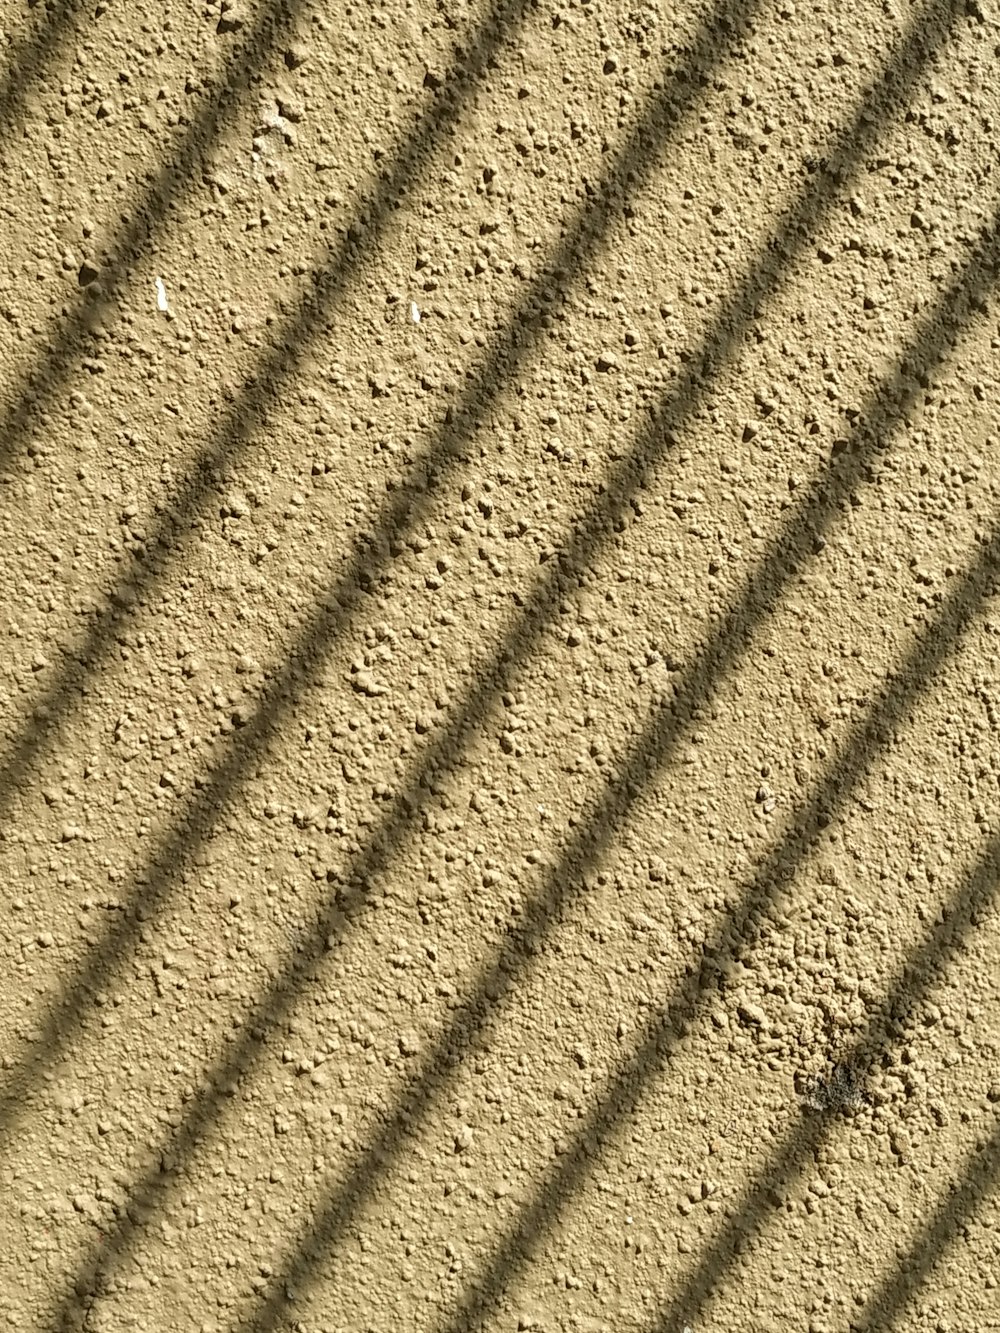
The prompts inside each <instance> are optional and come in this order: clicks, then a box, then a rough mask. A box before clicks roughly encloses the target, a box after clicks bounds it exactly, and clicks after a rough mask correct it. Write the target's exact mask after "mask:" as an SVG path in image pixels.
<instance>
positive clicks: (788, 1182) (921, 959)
mask: <svg viewBox="0 0 1000 1333" xmlns="http://www.w3.org/2000/svg"><path fill="white" fill-rule="evenodd" d="M998 557H1000V524H998V525H997V528H996V530H995V532H994V536H993V540H992V542H990V544H989V546H988V547H987V548H986V549H985V550H984V552H983V555H982V557H981V558H980V559H979V560H977V561H976V568H975V570H974V571H973V575H974V576H975V578H976V579H978V581H980V582H981V581H982V580H983V579H984V578H987V577H988V578H990V580H991V581H992V579H994V578H995V576H996V570H997V568H998V566H997V564H996V561H997V559H998ZM976 609H979V608H978V605H976V604H971V605H970V606H969V609H968V612H967V613H966V614H964V615H962V616H961V619H963V620H965V621H967V620H968V619H969V616H970V615H971V613H972V611H974V610H976ZM956 611H957V608H956V607H955V606H954V605H952V606H950V607H949V608H948V611H946V613H945V615H944V616H943V617H942V619H944V620H945V621H947V620H948V618H949V616H954V617H955V619H958V618H959V617H958V616H957V615H956ZM954 628H955V627H954V626H951V627H949V626H947V625H946V626H944V627H942V630H941V643H940V644H939V645H936V646H935V647H932V648H931V650H930V652H931V657H932V666H931V667H930V668H926V667H925V666H924V664H923V663H922V662H921V661H920V659H919V656H918V653H919V649H915V650H914V652H913V653H911V657H910V671H909V672H908V673H907V676H906V679H908V680H909V681H912V682H913V684H912V685H911V686H910V687H909V688H908V689H907V690H906V691H905V695H904V697H903V698H902V699H901V700H900V703H901V705H902V704H904V703H905V702H912V695H913V693H914V689H913V685H915V684H916V683H917V681H918V680H919V682H920V685H921V688H924V687H925V686H926V684H927V682H928V680H929V679H930V677H931V676H932V675H933V674H934V673H935V672H936V670H937V669H938V667H939V666H940V665H941V659H942V658H943V656H944V655H945V653H944V650H943V647H944V645H945V644H948V643H949V635H950V633H951V631H952V630H953V629H954ZM949 650H950V649H949ZM902 711H903V709H902V707H897V708H895V709H894V710H893V712H894V717H895V718H898V717H899V716H900V715H901V713H902ZM893 720H894V719H892V718H891V719H887V722H888V723H889V724H890V725H891V723H892V721H893ZM998 881H1000V837H996V836H995V837H993V838H991V840H990V842H989V845H988V846H987V848H986V851H985V852H984V853H983V855H982V857H981V858H980V860H979V863H978V865H977V866H976V867H975V868H974V869H973V870H972V871H971V872H970V873H969V874H968V876H967V878H966V880H965V882H964V883H963V884H962V885H961V886H960V887H959V889H958V891H957V892H956V893H955V894H954V895H953V897H952V899H951V900H950V902H948V903H947V904H946V906H945V907H944V910H943V912H942V913H941V914H940V918H939V920H938V923H937V925H936V926H935V927H934V929H933V930H932V931H930V932H929V934H927V935H926V936H925V937H924V938H923V940H922V941H921V942H920V943H919V945H918V946H917V947H916V948H915V949H914V950H913V951H912V952H911V954H910V956H909V957H908V958H907V959H905V961H904V963H903V965H902V966H901V967H900V969H899V971H898V974H897V976H896V977H895V978H894V979H893V981H892V982H891V984H890V985H889V986H888V987H887V988H886V993H885V998H884V1000H883V1001H882V1003H881V1005H880V1006H879V1007H878V1009H877V1010H876V1012H875V1013H874V1014H872V1015H871V1016H870V1018H869V1022H868V1027H867V1031H866V1032H865V1034H864V1035H863V1036H862V1037H861V1038H860V1039H859V1040H858V1041H856V1042H855V1044H854V1046H853V1047H852V1048H850V1049H848V1050H846V1051H844V1052H842V1053H838V1054H839V1055H840V1058H842V1059H843V1060H844V1061H845V1062H846V1063H847V1064H849V1065H851V1066H852V1067H854V1068H856V1069H858V1070H868V1069H870V1068H871V1067H872V1065H873V1064H874V1063H875V1062H876V1061H877V1060H878V1058H879V1057H880V1056H881V1055H882V1054H883V1052H884V1051H885V1049H886V1047H887V1045H888V1043H889V1041H890V1039H891V1037H892V1035H893V1033H894V1030H895V1028H896V1026H897V1024H898V1023H899V1022H900V1020H901V1017H903V1016H904V1015H907V1014H912V1013H913V1012H914V1011H915V1010H916V1009H917V1007H918V1006H919V1004H920V1003H921V1000H922V999H924V998H925V997H926V996H927V995H928V994H929V992H930V990H931V988H932V986H933V984H934V982H935V980H936V979H937V978H939V976H940V974H941V973H942V972H943V971H944V969H945V967H946V966H947V964H948V962H949V961H950V960H951V959H952V958H954V957H955V956H956V955H957V954H958V953H959V952H960V951H961V950H962V948H963V947H964V946H965V945H966V944H967V943H968V937H969V934H970V932H971V930H972V927H973V925H974V923H975V921H976V918H977V916H978V915H979V914H980V913H981V912H983V911H984V910H986V909H987V908H989V907H990V906H991V905H992V904H993V903H994V902H995V899H996V896H997V892H998ZM834 1123H835V1117H834V1116H831V1115H829V1114H817V1113H816V1112H815V1111H811V1110H809V1109H806V1108H803V1111H802V1115H801V1116H800V1118H799V1119H798V1120H797V1121H796V1122H795V1123H794V1124H793V1125H792V1127H791V1128H790V1129H789V1130H788V1132H787V1133H786V1134H785V1137H784V1139H783V1141H782V1142H781V1143H780V1145H779V1146H778V1147H777V1148H776V1149H775V1150H774V1152H773V1153H772V1154H771V1155H770V1157H769V1159H768V1162H767V1164H766V1165H765V1166H764V1168H763V1170H761V1171H760V1172H759V1173H758V1175H757V1177H756V1178H755V1180H754V1181H753V1182H752V1183H751V1185H750V1186H749V1187H748V1189H747V1190H746V1191H745V1193H744V1197H743V1200H742V1202H741V1203H740V1204H739V1205H738V1206H737V1208H736V1209H735V1210H734V1214H733V1216H732V1217H731V1218H730V1220H729V1221H728V1222H727V1223H726V1225H725V1227H724V1228H723V1229H722V1231H721V1233H720V1234H719V1236H718V1237H717V1238H716V1240H715V1241H713V1243H712V1245H711V1246H710V1248H709V1249H708V1250H707V1251H706V1253H705V1254H704V1255H703V1257H702V1259H701V1262H700V1263H699V1264H698V1267H697V1268H696V1269H695V1271H694V1272H693V1273H692V1275H691V1276H690V1277H689V1278H688V1279H687V1281H686V1282H685V1283H684V1286H683V1288H682V1290H681V1291H680V1292H679V1293H678V1294H677V1296H675V1297H674V1299H673V1300H672V1301H671V1302H670V1303H669V1305H668V1306H666V1307H665V1308H664V1310H663V1311H662V1313H661V1314H660V1316H659V1317H658V1319H657V1321H656V1325H655V1328H656V1329H657V1330H658V1331H660V1333H673V1330H674V1329H677V1328H682V1327H683V1326H684V1324H685V1323H688V1324H692V1325H693V1324H694V1321H695V1320H696V1319H699V1318H703V1316H704V1312H705V1307H706V1305H707V1303H708V1301H709V1299H710V1297H711V1295H712V1292H713V1291H714V1289H715V1288H716V1287H717V1285H718V1283H719V1281H720V1280H721V1277H722V1275H723V1273H724V1271H725V1268H726V1266H727V1265H731V1264H732V1262H733V1260H734V1259H735V1258H736V1255H737V1252H738V1248H739V1246H741V1245H742V1243H743V1242H744V1241H745V1240H746V1239H747V1238H748V1237H749V1236H750V1234H751V1233H752V1232H753V1231H755V1230H757V1229H758V1228H760V1227H761V1226H762V1225H763V1224H764V1223H765V1222H766V1220H767V1217H768V1215H769V1214H770V1213H772V1212H773V1211H774V1209H773V1206H772V1204H771V1202H770V1200H771V1198H773V1197H780V1196H781V1195H783V1194H784V1193H786V1192H787V1191H788V1190H789V1189H790V1187H791V1186H792V1185H793V1184H794V1182H795V1180H796V1178H797V1177H798V1176H799V1175H800V1174H801V1172H802V1171H803V1170H804V1169H807V1168H808V1167H809V1166H810V1165H815V1160H816V1159H815V1155H814V1154H815V1151H816V1149H817V1148H818V1147H819V1145H820V1143H821V1141H822V1140H823V1139H824V1138H826V1136H827V1135H828V1134H829V1133H830V1131H831V1128H832V1126H833V1124H834ZM998 1133H1000V1131H998ZM997 1146H998V1141H997V1136H996V1135H994V1138H993V1139H992V1140H991V1142H990V1144H988V1145H987V1148H985V1149H983V1150H982V1152H981V1153H980V1155H979V1157H978V1158H977V1159H976V1160H982V1159H983V1158H985V1160H987V1161H990V1162H991V1163H992V1165H991V1170H992V1172H993V1173H994V1174H995V1173H996V1171H997V1169H998V1167H997V1162H996V1150H997ZM973 1189H974V1183H973V1182H970V1181H969V1180H968V1179H967V1180H966V1181H965V1184H964V1186H963V1188H962V1190H961V1191H960V1196H959V1199H958V1201H957V1202H956V1203H955V1206H956V1207H959V1208H966V1209H967V1208H969V1207H970V1206H971V1199H970V1197H969V1196H970V1195H971V1193H972V1191H973ZM946 1216H947V1210H946V1209H942V1210H941V1211H940V1212H939V1214H938V1217H937V1219H936V1220H935V1222H934V1224H933V1225H931V1226H928V1227H927V1228H926V1229H925V1231H924V1233H923V1236H922V1237H921V1239H920V1240H919V1241H918V1242H917V1245H916V1246H915V1247H914V1250H913V1254H914V1256H915V1258H919V1263H920V1265H921V1267H922V1268H923V1270H924V1271H926V1270H927V1269H928V1268H929V1264H930V1261H931V1251H932V1247H933V1245H935V1244H937V1245H938V1246H940V1244H941V1243H942V1241H943V1240H944V1239H945V1238H946V1237H945V1234H944V1226H945V1217H946ZM915 1285H916V1277H915V1271H914V1270H912V1269H911V1267H910V1265H909V1263H908V1264H907V1265H906V1267H905V1269H904V1268H903V1267H901V1268H900V1270H899V1274H898V1276H897V1278H896V1280H895V1282H887V1283H885V1284H883V1288H882V1292H883V1295H882V1296H876V1297H873V1298H872V1300H871V1301H870V1302H869V1306H870V1310H871V1313H870V1315H869V1317H868V1320H867V1323H866V1324H865V1325H864V1327H866V1328H871V1327H873V1324H872V1319H874V1317H875V1312H876V1310H877V1311H878V1312H879V1314H881V1313H882V1309H883V1306H884V1305H888V1304H890V1303H891V1304H892V1305H893V1306H894V1308H896V1309H898V1308H899V1307H900V1305H901V1303H902V1301H903V1299H904V1293H906V1292H910V1291H912V1290H913V1288H914V1286H915ZM892 1293H895V1295H893V1294H892ZM878 1326H879V1327H886V1326H887V1325H884V1324H879V1325H878ZM852 1327H853V1325H852Z"/></svg>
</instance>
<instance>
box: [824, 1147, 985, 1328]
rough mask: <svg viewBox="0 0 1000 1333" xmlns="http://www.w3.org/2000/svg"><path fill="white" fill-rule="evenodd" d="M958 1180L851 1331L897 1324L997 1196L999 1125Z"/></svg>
mask: <svg viewBox="0 0 1000 1333" xmlns="http://www.w3.org/2000/svg"><path fill="white" fill-rule="evenodd" d="M959 1181H960V1183H959V1184H958V1185H956V1186H955V1187H954V1188H953V1189H952V1190H950V1191H949V1193H948V1195H947V1196H946V1197H945V1199H943V1200H942V1202H941V1204H940V1205H939V1206H938V1208H937V1210H936V1211H935V1213H934V1216H933V1217H930V1218H928V1219H927V1222H926V1223H925V1225H924V1227H923V1228H922V1230H921V1231H920V1233H919V1235H918V1236H917V1237H916V1239H915V1240H913V1241H912V1242H911V1243H910V1246H909V1249H908V1250H907V1252H906V1255H905V1256H904V1257H902V1258H901V1259H900V1260H899V1262H898V1264H897V1265H896V1268H895V1271H894V1272H893V1273H892V1274H890V1275H888V1276H887V1277H886V1279H885V1280H884V1281H883V1282H882V1283H880V1285H879V1286H878V1288H877V1289H876V1290H875V1291H874V1292H873V1293H872V1295H871V1296H869V1298H868V1300H867V1301H866V1302H865V1305H864V1308H863V1309H862V1310H861V1311H860V1312H859V1313H858V1314H857V1315H856V1316H855V1317H854V1318H853V1319H852V1320H850V1322H849V1324H848V1330H849V1333H876V1330H878V1333H881V1330H883V1329H887V1328H892V1327H894V1325H895V1321H896V1320H897V1319H898V1317H899V1315H900V1313H901V1311H902V1310H903V1309H905V1307H906V1306H907V1305H908V1304H909V1302H910V1301H911V1300H912V1299H913V1297H914V1295H915V1294H916V1292H917V1291H918V1290H919V1288H920V1286H921V1284H922V1283H924V1282H925V1281H926V1280H927V1278H928V1277H929V1275H930V1273H931V1271H932V1270H933V1268H934V1266H935V1265H936V1264H937V1263H938V1262H939V1261H940V1259H941V1256H942V1254H943V1253H944V1251H945V1249H946V1248H947V1247H948V1245H949V1243H950V1242H951V1241H953V1240H954V1239H955V1236H956V1233H957V1232H958V1230H959V1228H960V1227H962V1226H964V1225H966V1224H967V1223H968V1222H969V1220H970V1219H971V1218H972V1216H973V1214H974V1213H975V1211H976V1209H977V1207H979V1206H980V1205H981V1204H982V1203H983V1200H984V1199H985V1198H987V1197H988V1196H989V1195H990V1194H994V1196H995V1191H996V1188H997V1185H998V1184H1000V1124H997V1125H996V1126H995V1127H994V1130H993V1133H992V1134H991V1135H990V1137H989V1138H988V1139H987V1140H986V1141H985V1142H984V1143H980V1144H979V1146H977V1147H976V1149H975V1150H974V1151H973V1152H972V1153H970V1154H969V1156H968V1157H967V1159H966V1162H965V1166H964V1167H963V1169H962V1171H961V1173H960V1175H959ZM994 1291H995V1288H994ZM987 1299H988V1298H987ZM994 1299H995V1297H994ZM994 1308H995V1307H994ZM979 1327H980V1328H988V1327H989V1324H987V1323H980V1324H979Z"/></svg>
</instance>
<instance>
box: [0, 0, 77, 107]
mask: <svg viewBox="0 0 1000 1333" xmlns="http://www.w3.org/2000/svg"><path fill="white" fill-rule="evenodd" d="M36 6H37V0H34V3H31V0H29V8H31V9H34V8H35V7H36ZM84 8H85V6H84V5H83V4H82V3H80V4H74V3H72V0H58V2H57V3H54V4H52V5H46V6H45V12H44V14H43V15H41V16H40V17H39V18H38V19H37V20H36V22H35V24H34V26H33V28H32V31H31V32H30V33H29V34H27V35H25V36H22V37H20V38H17V39H16V40H15V41H14V43H13V45H12V46H11V47H10V48H8V50H7V51H5V52H4V57H5V60H4V63H5V66H6V72H5V74H4V78H3V82H2V84H0V126H2V128H3V130H4V131H5V132H7V133H9V132H10V131H11V130H12V129H14V128H16V127H19V126H20V125H21V124H22V112H23V110H24V104H25V99H26V97H27V93H28V89H29V88H30V87H31V84H32V83H33V81H34V80H35V79H36V78H37V77H39V74H40V66H41V65H42V64H43V63H44V62H46V61H48V60H51V59H54V58H55V56H56V55H57V54H58V52H59V49H60V47H62V46H64V45H66V44H67V42H68V41H69V40H70V38H71V37H73V36H74V35H75V33H76V30H77V24H76V21H75V19H74V16H73V11H74V10H79V11H81V15H82V11H83V10H84ZM90 17H91V18H92V17H93V14H92V12H91V16H90Z"/></svg>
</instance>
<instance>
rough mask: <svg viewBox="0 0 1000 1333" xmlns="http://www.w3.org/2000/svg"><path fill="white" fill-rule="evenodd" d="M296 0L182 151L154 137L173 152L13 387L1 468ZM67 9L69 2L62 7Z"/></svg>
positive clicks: (273, 12) (275, 5)
mask: <svg viewBox="0 0 1000 1333" xmlns="http://www.w3.org/2000/svg"><path fill="white" fill-rule="evenodd" d="M298 3H299V0H269V3H267V4H266V5H265V7H264V10H263V13H262V14H261V16H260V18H259V19H258V21H257V23H256V24H255V26H254V28H253V29H252V30H251V31H250V33H249V35H248V37H247V38H246V40H245V41H244V42H243V43H242V45H241V46H240V47H239V48H238V49H237V50H236V51H235V52H234V54H233V55H232V56H231V58H230V59H229V60H228V61H227V63H226V65H225V67H224V69H223V70H222V72H221V73H220V81H219V84H218V86H217V88H216V89H215V93H214V96H210V97H206V99H205V102H204V104H203V106H202V107H201V109H200V111H199V114H198V115H196V116H195V117H193V118H192V120H191V121H190V122H189V123H188V124H187V126H186V128H185V130H184V132H183V133H181V134H179V135H176V136H175V143H176V150H175V151H174V153H173V154H172V156H169V154H170V150H171V148H172V147H173V144H162V145H161V144H158V143H156V142H155V141H154V144H153V149H154V157H153V161H154V162H155V161H159V160H161V159H162V158H163V157H164V155H168V156H167V159H166V161H163V164H162V165H161V166H160V168H159V170H158V171H157V172H156V174H155V177H154V179H153V181H152V182H151V183H150V184H149V186H148V188H147V189H146V190H145V191H144V192H143V193H142V195H141V196H140V197H139V198H136V199H134V200H131V201H127V202H128V214H127V215H123V217H122V221H123V223H124V224H125V225H124V226H123V227H121V228H119V230H118V231H117V234H116V235H114V236H113V237H111V238H109V239H108V240H107V242H106V243H105V244H103V245H101V243H100V242H98V244H99V245H101V248H102V250H103V251H104V252H105V253H107V254H109V255H112V256H114V258H112V259H111V260H110V262H109V263H107V264H105V265H104V266H103V268H102V270H101V281H100V282H99V283H97V284H95V285H94V286H92V287H88V288H85V289H84V291H83V292H82V293H80V295H79V297H78V300H77V304H76V309H75V311H74V313H73V314H72V315H71V316H70V317H68V318H65V317H63V318H57V319H56V320H53V321H52V324H53V325H55V326H56V331H55V332H54V333H53V335H52V337H51V339H50V341H49V342H48V344H47V349H46V350H45V352H44V353H43V354H42V355H41V356H39V357H38V358H37V359H35V360H33V362H32V365H31V368H30V369H29V370H26V371H25V372H24V373H23V374H22V375H21V378H20V384H19V385H18V386H15V387H14V388H13V389H12V391H11V395H10V396H12V397H13V398H14V400H15V403H14V406H13V407H12V408H8V409H7V410H6V411H5V412H4V413H3V416H2V418H0V468H4V467H7V466H9V464H10V462H11V460H12V458H13V456H14V453H15V451H16V450H17V449H18V448H19V447H20V445H21V443H22V441H23V440H24V439H25V438H26V436H27V432H28V427H29V423H30V420H31V417H32V415H33V414H34V413H36V412H39V411H42V410H44V408H45V407H46V406H47V405H50V404H51V402H52V401H53V400H54V399H55V398H56V396H57V395H58V392H59V390H60V387H61V386H62V385H63V384H65V382H66V381H67V380H68V379H69V377H70V374H71V371H72V365H73V358H74V356H75V355H76V349H77V347H78V346H79V344H80V341H81V338H82V336H83V335H84V334H85V333H86V332H88V330H90V329H92V328H93V327H94V326H95V324H98V323H100V322H101V321H102V319H103V318H104V317H105V316H106V314H107V312H108V311H109V310H112V309H113V308H115V307H116V305H117V297H118V290H119V288H120V287H121V286H122V285H128V283H129V281H130V278H129V268H130V266H131V265H132V264H134V263H136V262H137V261H138V259H139V258H140V256H141V253H142V247H143V246H144V245H146V244H147V243H148V242H149V241H150V240H151V239H152V237H153V235H154V234H155V232H156V231H157V229H158V228H160V227H162V226H163V223H164V220H165V219H166V217H167V214H168V212H169V201H170V200H171V199H172V198H173V197H174V196H175V195H177V194H179V193H181V192H182V191H186V190H190V189H192V188H193V187H194V185H195V184H196V182H198V181H200V179H201V176H200V173H198V172H196V171H195V170H194V167H195V165H196V163H197V162H198V160H199V158H200V157H201V155H202V153H203V152H204V151H205V149H204V148H203V145H206V144H207V145H209V146H210V147H209V149H208V151H211V145H214V144H215V143H216V142H217V141H218V139H219V137H220V136H221V134H222V130H223V127H224V125H225V123H226V121H227V119H229V117H230V116H231V115H234V114H235V113H236V112H237V110H238V109H239V105H240V98H241V97H242V96H243V94H244V93H245V92H246V91H247V90H248V88H249V87H250V86H251V84H252V82H253V79H254V77H255V74H256V71H257V70H259V69H261V68H263V65H264V61H265V59H266V57H267V54H268V52H269V50H270V49H271V48H272V47H273V46H275V45H276V44H277V43H278V41H279V40H281V37H282V34H283V33H284V32H285V31H287V30H288V29H290V28H291V26H292V24H293V23H294V21H295V15H296V11H297V8H298ZM67 8H68V6H67V5H65V4H63V6H62V10H63V11H65V10H66V9H67ZM123 202H126V201H123ZM44 336H45V335H43V338H44Z"/></svg>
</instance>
